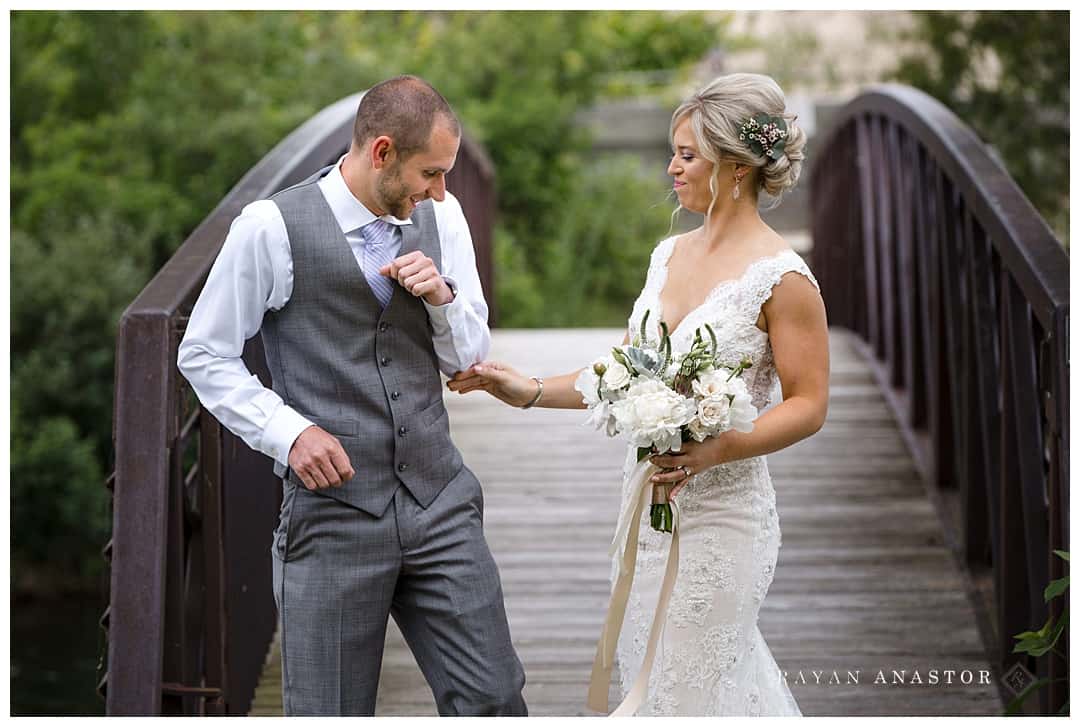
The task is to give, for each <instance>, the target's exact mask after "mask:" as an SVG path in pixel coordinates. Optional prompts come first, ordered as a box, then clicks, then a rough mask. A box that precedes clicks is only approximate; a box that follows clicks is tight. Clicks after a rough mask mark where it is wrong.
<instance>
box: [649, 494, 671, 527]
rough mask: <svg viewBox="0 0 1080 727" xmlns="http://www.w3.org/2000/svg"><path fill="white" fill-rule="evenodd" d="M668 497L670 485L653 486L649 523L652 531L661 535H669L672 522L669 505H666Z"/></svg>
mask: <svg viewBox="0 0 1080 727" xmlns="http://www.w3.org/2000/svg"><path fill="white" fill-rule="evenodd" d="M670 495H671V485H653V490H652V507H651V508H650V509H649V522H650V523H651V525H652V529H653V530H656V531H658V532H661V533H670V532H671V526H672V523H673V521H674V518H673V517H672V514H671V505H669V504H668V497H670Z"/></svg>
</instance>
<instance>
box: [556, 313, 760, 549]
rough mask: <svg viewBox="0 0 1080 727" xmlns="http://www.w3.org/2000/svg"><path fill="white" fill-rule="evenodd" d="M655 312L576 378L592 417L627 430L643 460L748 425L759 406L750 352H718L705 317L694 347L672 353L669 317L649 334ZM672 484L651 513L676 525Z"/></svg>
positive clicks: (658, 524) (661, 523) (658, 526)
mask: <svg viewBox="0 0 1080 727" xmlns="http://www.w3.org/2000/svg"><path fill="white" fill-rule="evenodd" d="M648 320H649V312H648V311H646V313H645V316H644V318H642V321H641V331H640V333H639V334H638V335H636V336H635V337H634V339H633V340H632V341H631V343H630V344H629V345H625V346H616V347H615V348H613V349H612V350H611V355H610V356H604V357H602V358H600V359H598V360H596V361H594V362H593V364H592V365H591V366H589V367H586V368H585V369H584V370H583V371H582V372H581V375H580V376H578V378H577V381H576V382H575V383H574V388H575V389H577V390H578V391H580V392H581V395H582V396H583V397H584V399H585V404H586V406H587V407H588V408H589V423H590V424H593V425H594V426H596V428H597V429H602V430H604V431H606V432H607V434H608V436H616V435H623V436H626V437H627V438H628V439H629V440H630V442H631V443H632V444H634V445H635V446H637V448H638V451H637V461H638V462H641V461H642V460H644V459H645V458H646V457H648V456H650V455H652V454H666V453H668V452H678V451H679V450H680V448H681V447H682V443H683V442H688V441H690V440H691V439H693V440H694V441H697V442H703V441H705V438H706V437H709V436H713V435H716V434H720V433H721V432H725V431H728V430H729V429H736V430H738V431H740V432H749V431H751V430H752V429H753V427H754V424H753V422H754V419H755V418H757V409H756V408H755V407H754V405H753V404H752V403H751V398H750V392H749V391H748V390H747V388H746V383H745V382H744V381H743V380H742V378H741V376H742V373H743V371H745V370H746V369H748V368H749V367H750V366H751V365H752V361H751V360H750V359H749V358H748V357H746V358H743V360H742V361H740V362H739V363H738V364H737V365H735V366H732V365H729V364H726V363H724V362H721V361H720V360H719V359H718V357H717V343H716V333H715V332H714V331H713V329H712V327H711V326H709V325H708V324H706V325H705V326H704V328H705V332H706V334H707V335H708V340H707V341H706V339H705V338H704V337H703V335H702V331H701V328H698V329H697V330H696V331H695V332H694V341H693V344H692V345H691V346H690V350H689V351H687V352H686V353H684V354H678V355H675V356H673V355H672V353H671V338H670V336H669V333H668V328H667V324H666V323H664V322H661V323H660V338H659V340H649V338H648V337H647V335H646V331H647V328H646V326H647V323H648ZM670 489H671V485H654V486H653V497H652V508H651V509H650V521H651V523H652V527H653V529H654V530H659V531H661V532H667V533H670V532H671V525H672V514H671V506H670V505H669V504H668V495H669V492H670Z"/></svg>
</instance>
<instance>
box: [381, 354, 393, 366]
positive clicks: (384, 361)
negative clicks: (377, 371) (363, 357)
mask: <svg viewBox="0 0 1080 727" xmlns="http://www.w3.org/2000/svg"><path fill="white" fill-rule="evenodd" d="M379 363H381V364H382V365H383V366H386V365H387V364H389V363H390V357H389V356H383V357H382V358H380V359H379Z"/></svg>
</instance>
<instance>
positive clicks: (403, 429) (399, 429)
mask: <svg viewBox="0 0 1080 727" xmlns="http://www.w3.org/2000/svg"><path fill="white" fill-rule="evenodd" d="M408 431H409V430H408V429H407V428H405V427H398V430H397V433H398V434H400V435H401V436H403V437H404V436H405V433H406V432H408Z"/></svg>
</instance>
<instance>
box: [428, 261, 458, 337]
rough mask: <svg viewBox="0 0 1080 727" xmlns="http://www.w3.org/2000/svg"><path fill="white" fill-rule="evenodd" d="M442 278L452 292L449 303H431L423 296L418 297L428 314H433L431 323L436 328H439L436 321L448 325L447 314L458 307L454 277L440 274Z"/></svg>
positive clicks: (456, 286)
mask: <svg viewBox="0 0 1080 727" xmlns="http://www.w3.org/2000/svg"><path fill="white" fill-rule="evenodd" d="M442 278H443V280H445V281H446V284H447V285H448V286H449V287H450V292H452V293H453V294H454V297H453V298H451V299H450V302H449V303H443V304H442V305H432V304H431V303H428V302H427V301H426V300H424V299H423V298H421V299H420V300H421V301H423V303H424V307H425V308H427V312H428V315H429V316H433V318H432V321H431V323H432V326H433V327H435V329H436V330H438V328H439V327H438V325H437V323H441V324H442V325H443V326H448V325H449V322H448V320H447V316H448V315H449V314H450V312H451V311H453V310H455V309H456V308H457V307H458V305H457V302H458V298H459V297H460V296H459V295H458V285H457V283H456V282H455V281H454V279H453V278H451V277H450V276H449V275H444V276H442Z"/></svg>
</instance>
